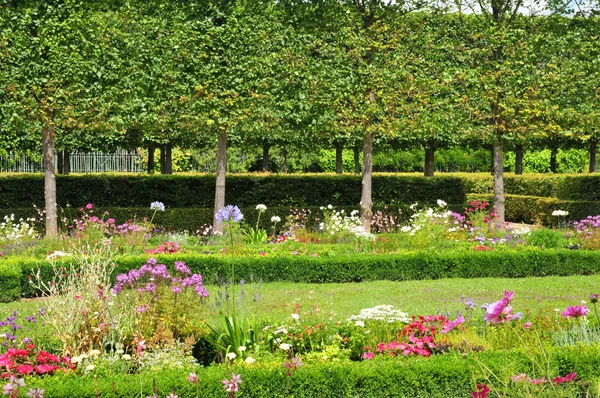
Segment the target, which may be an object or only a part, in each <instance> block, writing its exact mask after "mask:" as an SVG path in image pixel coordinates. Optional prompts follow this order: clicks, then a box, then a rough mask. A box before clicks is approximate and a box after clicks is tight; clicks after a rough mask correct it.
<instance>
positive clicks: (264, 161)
mask: <svg viewBox="0 0 600 398" xmlns="http://www.w3.org/2000/svg"><path fill="white" fill-rule="evenodd" d="M269 149H271V145H269V144H267V143H266V142H265V143H263V148H262V150H263V158H262V170H263V171H269Z"/></svg>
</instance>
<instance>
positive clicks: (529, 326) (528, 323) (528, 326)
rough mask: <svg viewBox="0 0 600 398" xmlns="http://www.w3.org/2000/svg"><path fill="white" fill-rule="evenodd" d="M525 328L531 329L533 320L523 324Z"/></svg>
mask: <svg viewBox="0 0 600 398" xmlns="http://www.w3.org/2000/svg"><path fill="white" fill-rule="evenodd" d="M523 329H525V330H527V329H531V322H525V323H524V324H523Z"/></svg>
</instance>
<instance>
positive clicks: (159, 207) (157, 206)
mask: <svg viewBox="0 0 600 398" xmlns="http://www.w3.org/2000/svg"><path fill="white" fill-rule="evenodd" d="M150 210H154V211H165V204H164V203H162V202H158V201H157V202H152V203H150Z"/></svg>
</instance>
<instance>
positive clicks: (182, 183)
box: [0, 174, 467, 208]
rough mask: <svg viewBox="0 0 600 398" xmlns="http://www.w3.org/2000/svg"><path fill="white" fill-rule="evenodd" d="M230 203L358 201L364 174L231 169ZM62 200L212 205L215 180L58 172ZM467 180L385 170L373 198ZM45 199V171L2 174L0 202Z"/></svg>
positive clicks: (407, 197) (454, 191)
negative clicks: (249, 172) (246, 172)
mask: <svg viewBox="0 0 600 398" xmlns="http://www.w3.org/2000/svg"><path fill="white" fill-rule="evenodd" d="M226 189H227V192H226V198H227V203H232V204H236V205H238V206H256V205H257V204H259V203H264V204H266V205H268V206H323V205H327V204H334V205H336V206H356V205H357V204H358V203H359V202H360V195H361V179H360V177H359V176H355V175H340V176H338V175H322V174H318V175H230V176H228V177H227V184H226ZM57 193H58V198H57V203H58V204H59V205H62V206H64V205H66V204H67V203H70V204H71V205H73V206H76V207H79V206H83V205H85V204H87V203H93V204H95V205H98V206H111V207H146V206H149V205H150V202H153V201H155V200H158V201H161V202H163V203H165V205H166V206H167V207H204V208H212V206H213V204H214V198H215V180H214V176H213V175H210V174H179V175H143V174H126V175H125V174H86V175H69V176H58V177H57ZM466 193H467V191H466V190H465V183H464V180H463V179H461V178H458V177H435V178H428V179H426V178H423V177H419V176H416V175H394V174H380V175H375V176H374V177H373V202H374V203H375V204H390V203H409V204H410V203H413V202H415V201H418V202H422V203H435V201H436V200H437V199H443V200H445V201H446V202H448V203H463V202H464V200H465V195H466ZM34 203H35V204H37V205H42V204H43V203H44V183H43V176H42V175H40V174H20V175H12V174H11V175H7V176H2V177H0V208H2V207H7V208H23V207H29V206H31V205H32V204H34Z"/></svg>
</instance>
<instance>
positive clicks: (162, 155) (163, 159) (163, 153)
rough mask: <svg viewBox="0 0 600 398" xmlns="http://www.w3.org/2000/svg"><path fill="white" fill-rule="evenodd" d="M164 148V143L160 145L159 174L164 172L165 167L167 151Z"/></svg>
mask: <svg viewBox="0 0 600 398" xmlns="http://www.w3.org/2000/svg"><path fill="white" fill-rule="evenodd" d="M165 149H166V148H165V145H161V146H160V160H159V162H160V174H165V170H166V168H167V153H166V152H167V151H166V150H165Z"/></svg>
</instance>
